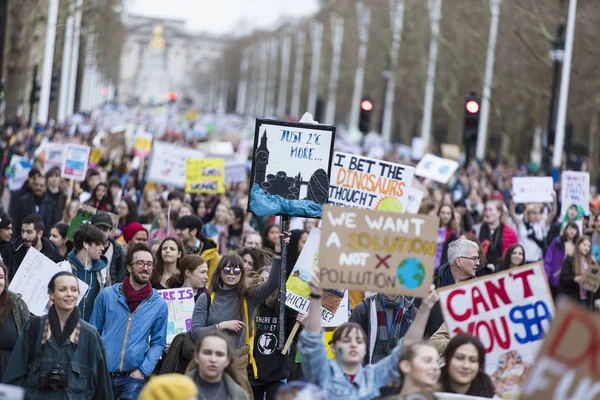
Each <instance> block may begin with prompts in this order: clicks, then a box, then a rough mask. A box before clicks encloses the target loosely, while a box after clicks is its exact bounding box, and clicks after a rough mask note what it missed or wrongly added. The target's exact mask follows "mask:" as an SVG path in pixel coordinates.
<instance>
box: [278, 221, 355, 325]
mask: <svg viewBox="0 0 600 400" xmlns="http://www.w3.org/2000/svg"><path fill="white" fill-rule="evenodd" d="M320 241H321V229H319V228H313V229H312V230H311V231H310V234H309V235H308V238H307V239H306V243H305V244H304V247H303V248H302V252H300V256H299V257H298V261H296V264H295V265H294V269H292V272H291V274H290V277H289V278H288V281H287V283H286V285H285V287H286V298H285V305H286V306H288V307H290V308H292V309H294V310H296V311H298V312H301V313H304V314H307V313H308V306H309V304H310V289H309V287H308V280H309V279H310V278H311V277H312V275H313V273H314V270H315V268H317V266H318V265H319V243H320ZM322 299H323V301H322V305H321V325H322V326H324V327H336V326H340V325H341V324H343V323H344V322H346V321H348V292H347V291H346V290H328V289H327V290H323V297H322Z"/></svg>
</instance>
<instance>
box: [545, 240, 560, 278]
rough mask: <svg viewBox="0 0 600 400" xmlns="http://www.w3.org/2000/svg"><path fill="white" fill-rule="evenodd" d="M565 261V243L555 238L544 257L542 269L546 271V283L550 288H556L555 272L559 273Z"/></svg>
mask: <svg viewBox="0 0 600 400" xmlns="http://www.w3.org/2000/svg"><path fill="white" fill-rule="evenodd" d="M564 260H565V243H564V242H563V241H562V239H561V238H560V236H559V237H557V238H556V239H554V240H553V241H552V243H550V246H548V250H547V251H546V256H545V257H544V269H545V270H546V276H547V277H548V283H549V284H550V286H554V287H556V286H558V280H559V276H558V275H557V272H559V271H560V269H561V267H562V264H563V261H564Z"/></svg>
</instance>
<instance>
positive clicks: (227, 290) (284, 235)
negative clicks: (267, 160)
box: [0, 130, 600, 400]
mask: <svg viewBox="0 0 600 400" xmlns="http://www.w3.org/2000/svg"><path fill="white" fill-rule="evenodd" d="M42 138H44V140H50V141H51V142H58V143H61V142H66V141H76V142H79V143H85V144H91V140H92V136H91V135H82V134H79V133H78V134H76V135H75V136H73V137H68V136H67V135H66V134H63V133H61V132H60V131H52V130H48V131H45V132H42V133H37V134H34V133H33V131H32V130H23V131H19V132H12V131H11V130H7V131H6V132H5V136H4V143H5V145H6V148H5V151H4V165H5V166H6V165H9V163H10V158H11V156H12V155H15V154H17V155H21V156H25V157H31V158H32V160H33V164H34V167H33V168H32V169H31V171H30V172H29V176H28V179H27V181H26V182H25V183H24V184H23V186H22V187H21V188H20V189H19V190H16V191H11V192H10V193H5V198H7V199H9V202H8V204H7V206H6V208H5V209H3V210H2V211H0V254H1V256H2V261H3V264H2V267H1V269H0V378H1V379H2V381H3V382H5V383H8V384H13V385H19V386H22V387H24V388H25V389H26V391H27V393H28V394H30V395H31V396H35V395H38V394H40V395H43V396H45V397H48V398H50V399H67V398H69V399H91V398H93V399H111V398H115V399H117V398H120V399H137V398H138V397H139V398H140V399H185V400H189V399H195V398H199V399H236V400H237V399H248V398H254V399H256V400H258V399H263V398H264V399H267V400H271V399H276V398H277V399H292V398H295V396H298V395H299V394H300V393H304V394H305V395H307V396H309V397H305V398H328V399H355V398H356V399H373V398H395V397H396V396H405V395H408V394H411V393H418V392H419V393H420V392H436V391H437V392H448V393H459V394H468V395H475V396H481V397H488V398H491V397H493V396H494V386H493V384H492V381H491V379H490V377H489V376H487V375H486V374H485V373H484V372H483V365H485V350H484V347H483V345H482V343H481V342H480V341H479V340H478V339H477V338H475V337H473V336H470V335H467V334H461V335H458V336H455V337H454V338H452V339H451V338H450V336H449V333H448V329H447V327H446V325H445V323H444V318H443V316H442V314H441V311H440V307H439V304H437V303H436V302H437V299H438V297H437V293H436V292H435V289H439V288H441V287H445V286H449V285H452V284H455V283H459V282H463V281H466V280H469V279H473V278H475V277H480V276H484V275H487V274H492V273H495V272H498V271H504V270H507V269H510V268H514V267H518V266H522V265H524V264H528V263H532V262H537V261H540V262H542V263H543V264H544V267H545V271H546V274H547V278H548V282H549V285H550V287H551V290H552V294H553V295H554V296H558V295H565V296H568V297H570V298H572V299H574V300H576V301H577V302H579V303H581V304H582V305H584V306H585V307H587V308H590V309H594V308H600V293H592V292H588V291H586V290H584V289H583V288H582V287H581V286H580V284H581V282H582V275H583V274H584V273H585V271H586V270H587V269H588V268H589V267H590V266H591V265H593V264H594V263H597V262H599V261H600V260H599V259H598V257H600V251H598V250H599V249H600V215H599V214H596V212H598V211H599V210H598V208H597V207H598V201H597V200H596V199H594V196H595V190H594V189H593V188H590V190H591V194H592V196H591V198H592V199H594V201H593V202H592V203H591V210H592V212H590V213H589V214H588V215H586V213H584V212H582V211H581V209H580V208H579V207H577V206H576V205H570V204H560V202H559V199H560V196H559V193H560V187H559V186H557V187H556V188H555V189H556V193H555V195H554V197H553V198H554V201H553V202H552V203H549V204H542V203H531V204H514V203H513V201H512V198H513V196H512V193H511V184H510V178H511V177H513V176H518V175H535V174H536V173H535V172H533V171H526V170H522V169H517V168H516V167H515V166H511V165H509V164H508V163H506V162H502V161H498V162H496V163H493V164H492V163H487V162H486V163H483V164H479V163H477V162H472V163H471V164H470V165H469V166H467V167H466V168H461V169H460V170H459V171H458V172H457V173H456V174H455V177H454V179H453V180H452V181H451V183H450V184H448V185H438V184H436V183H434V182H430V181H419V180H418V179H417V178H415V180H416V181H417V182H416V183H418V184H419V185H420V186H421V189H423V190H424V191H425V192H426V195H425V197H424V200H423V202H422V204H421V206H420V210H419V213H421V214H428V215H434V216H437V217H439V220H440V225H439V230H438V235H437V252H436V255H435V259H436V265H435V268H436V274H435V278H434V285H432V288H431V290H430V294H429V296H428V297H426V298H424V299H418V298H410V297H406V296H390V295H386V294H381V293H362V292H351V293H350V296H349V297H350V299H351V300H350V310H351V313H350V315H349V322H347V323H345V324H343V325H341V326H340V327H338V328H337V329H336V330H335V333H334V334H333V339H332V343H331V350H332V351H333V353H334V354H335V357H334V358H333V359H328V358H327V352H326V348H325V346H324V342H323V330H322V328H321V288H320V282H319V280H318V278H317V275H318V274H316V275H315V277H313V278H312V279H311V281H310V283H309V286H310V291H311V294H310V298H311V300H310V309H309V312H308V315H303V314H299V313H297V312H296V311H294V310H292V309H290V308H286V323H285V327H286V332H285V337H288V336H289V335H290V331H291V328H292V326H293V325H294V323H295V322H296V321H298V322H299V323H300V325H301V328H300V334H299V335H297V336H296V337H295V339H294V341H293V344H292V346H291V350H290V351H289V352H288V353H287V354H281V351H280V350H278V349H277V343H270V342H265V341H264V338H266V337H268V338H269V339H271V338H273V339H274V338H278V337H279V329H280V324H279V323H278V318H279V313H278V311H279V290H278V287H279V282H280V277H281V274H283V273H285V274H286V275H287V276H289V274H290V273H291V270H292V268H293V267H294V264H295V263H296V261H297V259H298V257H299V255H300V253H301V251H302V249H303V247H304V243H305V242H306V240H307V237H308V235H309V233H310V231H311V230H312V229H313V228H314V227H315V226H318V224H319V220H313V219H302V218H293V219H292V221H291V229H290V232H282V231H281V229H280V226H279V218H276V217H275V216H272V217H257V216H254V215H252V214H251V213H249V212H247V208H248V207H247V205H248V185H247V184H246V183H239V184H232V185H228V186H227V190H226V193H225V194H223V195H196V194H189V193H185V192H184V191H181V190H179V189H177V188H174V187H167V186H164V185H160V184H156V183H154V182H147V181H145V180H144V179H143V177H142V175H141V174H140V173H139V168H140V167H135V165H136V164H140V163H135V162H134V156H133V153H132V151H131V149H126V150H124V151H123V150H121V152H120V153H117V154H116V155H115V154H114V153H112V152H111V153H109V152H107V151H105V152H104V153H103V155H102V157H101V158H100V160H99V162H97V163H96V165H94V166H93V167H91V168H89V169H88V171H87V174H86V177H85V179H84V180H83V181H82V182H77V183H76V184H75V185H74V186H72V187H70V185H69V182H68V181H66V180H64V179H61V177H60V170H59V169H58V168H50V169H48V170H46V169H45V168H44V167H45V165H44V160H41V159H38V158H36V157H34V152H35V150H36V149H37V146H38V145H40V143H42ZM165 140H169V141H172V142H175V143H177V144H179V145H181V146H189V144H188V143H187V142H186V141H185V140H184V139H183V138H181V137H177V136H169V137H166V138H165ZM393 160H394V161H396V162H400V163H406V164H409V163H410V161H409V160H401V159H393ZM143 163H144V160H141V164H142V165H144V164H143ZM537 174H541V173H537ZM71 188H72V190H71ZM5 190H6V189H5ZM83 205H85V206H87V207H88V208H87V209H88V210H89V208H92V209H94V215H93V216H92V218H91V219H90V221H89V222H90V223H89V224H86V223H83V224H81V225H80V226H79V227H77V229H75V231H74V232H73V233H72V235H69V229H70V227H71V225H72V223H73V221H74V220H76V219H77V215H78V213H81V212H82V211H81V207H82V206H83ZM565 209H566V212H564V213H563V212H562V211H561V210H565ZM111 214H113V215H112V216H111ZM115 215H116V217H115ZM561 215H562V217H561ZM69 237H71V238H72V239H69ZM282 241H285V243H286V245H287V263H286V264H285V265H282V261H281V245H282ZM32 247H33V248H35V249H36V250H38V251H39V252H41V253H42V254H43V255H45V256H46V257H48V258H49V259H50V260H52V261H54V262H56V263H57V264H58V266H59V268H60V270H61V272H60V273H58V274H56V275H55V276H54V277H53V278H52V280H51V281H50V283H49V285H48V293H49V296H50V299H51V305H50V307H49V308H48V313H47V315H45V316H43V317H41V318H39V317H35V316H32V315H31V314H30V313H29V311H28V308H27V305H26V304H25V303H24V302H23V301H22V299H21V298H20V297H19V296H18V295H16V294H14V293H11V292H10V291H9V290H8V287H9V282H10V280H11V279H13V278H14V277H15V274H16V273H17V272H18V270H19V267H20V265H21V263H22V261H23V259H24V257H25V255H26V254H27V251H28V250H29V249H30V248H32ZM287 276H286V278H287ZM78 280H80V281H83V282H85V283H86V285H87V289H86V291H85V293H80V289H79V285H78ZM179 287H189V288H191V289H192V291H193V294H194V300H195V308H194V312H193V317H192V323H191V329H190V330H189V332H187V333H181V334H179V335H177V336H176V337H175V339H173V341H172V342H171V343H170V344H169V345H168V346H167V343H166V327H167V320H168V307H167V303H166V302H165V300H164V299H163V298H162V297H161V296H160V295H159V294H158V292H157V290H162V289H171V288H179ZM78 299H79V302H78ZM77 304H78V305H77ZM372 315H377V318H376V319H375V320H374V319H373V318H371V316H372ZM440 361H441V362H440ZM307 393H308V394H307ZM320 396H321V397H320Z"/></svg>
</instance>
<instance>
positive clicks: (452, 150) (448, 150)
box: [440, 143, 461, 161]
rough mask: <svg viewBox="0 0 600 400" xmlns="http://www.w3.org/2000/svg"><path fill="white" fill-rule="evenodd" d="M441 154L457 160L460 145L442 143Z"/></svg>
mask: <svg viewBox="0 0 600 400" xmlns="http://www.w3.org/2000/svg"><path fill="white" fill-rule="evenodd" d="M440 150H441V151H442V156H443V157H444V158H448V159H450V160H456V161H458V160H459V159H460V153H461V151H460V146H459V145H457V144H449V143H442V144H441V145H440Z"/></svg>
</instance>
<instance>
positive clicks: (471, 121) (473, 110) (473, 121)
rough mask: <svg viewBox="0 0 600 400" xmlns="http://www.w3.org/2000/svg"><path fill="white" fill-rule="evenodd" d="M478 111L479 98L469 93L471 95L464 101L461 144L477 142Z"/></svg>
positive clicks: (479, 105)
mask: <svg viewBox="0 0 600 400" xmlns="http://www.w3.org/2000/svg"><path fill="white" fill-rule="evenodd" d="M480 109H481V98H480V97H479V96H477V95H476V94H475V93H474V92H471V95H470V96H469V97H467V98H466V100H465V124H464V128H463V142H464V143H465V145H466V144H472V143H476V142H477V131H478V130H479V111H480Z"/></svg>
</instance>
